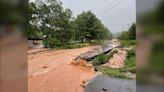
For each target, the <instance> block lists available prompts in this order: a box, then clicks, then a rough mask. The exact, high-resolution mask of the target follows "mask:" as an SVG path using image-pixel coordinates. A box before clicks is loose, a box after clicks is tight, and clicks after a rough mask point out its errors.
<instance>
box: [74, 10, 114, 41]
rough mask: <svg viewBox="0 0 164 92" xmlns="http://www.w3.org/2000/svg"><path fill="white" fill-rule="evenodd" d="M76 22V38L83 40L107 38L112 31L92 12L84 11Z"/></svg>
mask: <svg viewBox="0 0 164 92" xmlns="http://www.w3.org/2000/svg"><path fill="white" fill-rule="evenodd" d="M75 24H76V27H75V28H76V29H75V31H76V32H75V33H76V37H77V38H76V39H77V40H80V41H81V42H90V41H91V40H96V39H99V40H100V39H107V38H108V37H107V36H110V37H109V38H111V37H112V36H111V33H110V32H109V30H108V29H107V28H106V27H104V25H103V24H102V23H101V21H100V20H99V19H98V18H97V17H96V16H95V15H94V14H93V13H92V12H91V11H87V12H83V13H81V14H80V15H78V16H77V18H76V20H75Z"/></svg>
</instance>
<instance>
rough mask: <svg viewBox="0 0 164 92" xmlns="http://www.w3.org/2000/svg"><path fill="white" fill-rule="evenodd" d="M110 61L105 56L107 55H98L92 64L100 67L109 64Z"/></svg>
mask: <svg viewBox="0 0 164 92" xmlns="http://www.w3.org/2000/svg"><path fill="white" fill-rule="evenodd" d="M108 60H109V56H107V55H105V54H101V55H98V56H97V57H96V58H95V59H94V60H93V61H92V64H93V65H94V66H99V65H102V64H105V63H107V62H108Z"/></svg>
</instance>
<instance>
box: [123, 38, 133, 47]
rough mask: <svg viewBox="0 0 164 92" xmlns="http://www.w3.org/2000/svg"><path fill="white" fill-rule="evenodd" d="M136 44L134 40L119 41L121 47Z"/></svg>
mask: <svg viewBox="0 0 164 92" xmlns="http://www.w3.org/2000/svg"><path fill="white" fill-rule="evenodd" d="M135 44H136V41H135V40H120V46H121V47H129V46H134V45H135Z"/></svg>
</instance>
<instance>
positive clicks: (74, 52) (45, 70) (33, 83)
mask: <svg viewBox="0 0 164 92" xmlns="http://www.w3.org/2000/svg"><path fill="white" fill-rule="evenodd" d="M91 48H93V47H85V48H79V49H67V50H50V51H48V50H45V51H39V50H34V52H35V51H36V52H35V53H32V51H29V52H30V53H31V54H29V61H28V66H29V67H28V73H29V79H28V90H29V92H84V88H83V86H84V84H85V83H86V82H87V81H88V80H90V79H92V78H93V77H94V76H95V72H94V71H93V70H92V69H91V67H92V66H90V65H88V64H85V62H82V65H81V64H80V65H78V64H77V65H76V64H72V61H73V59H74V58H75V57H77V56H78V55H80V54H81V53H85V52H87V51H89V50H90V49H91ZM38 51H39V53H37V52H38Z"/></svg>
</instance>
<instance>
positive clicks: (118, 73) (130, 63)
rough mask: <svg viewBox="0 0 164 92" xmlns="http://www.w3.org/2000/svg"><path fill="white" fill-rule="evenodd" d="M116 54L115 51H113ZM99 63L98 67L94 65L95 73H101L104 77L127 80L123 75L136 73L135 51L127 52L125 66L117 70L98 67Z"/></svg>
mask: <svg viewBox="0 0 164 92" xmlns="http://www.w3.org/2000/svg"><path fill="white" fill-rule="evenodd" d="M114 52H115V53H116V51H114ZM100 65H101V63H98V65H96V66H95V65H94V67H95V70H96V71H100V72H102V73H103V74H104V75H108V76H110V77H116V78H128V77H127V76H126V75H125V73H126V72H131V73H136V59H135V49H132V50H129V51H128V52H127V57H126V59H125V65H124V67H122V68H119V69H112V68H109V67H104V66H100Z"/></svg>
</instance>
